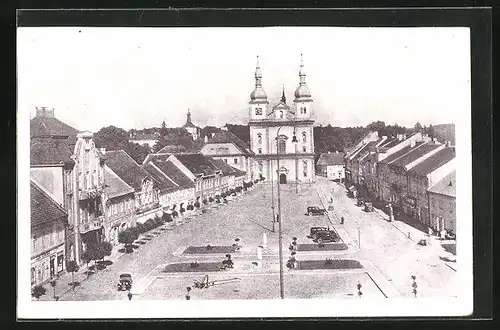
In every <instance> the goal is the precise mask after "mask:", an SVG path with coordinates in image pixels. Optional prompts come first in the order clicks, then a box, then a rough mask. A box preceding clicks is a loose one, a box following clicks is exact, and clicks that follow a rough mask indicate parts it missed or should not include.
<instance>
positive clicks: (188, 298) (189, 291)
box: [186, 286, 191, 300]
mask: <svg viewBox="0 0 500 330" xmlns="http://www.w3.org/2000/svg"><path fill="white" fill-rule="evenodd" d="M186 291H187V292H186V300H191V287H190V286H188V287H187V288H186Z"/></svg>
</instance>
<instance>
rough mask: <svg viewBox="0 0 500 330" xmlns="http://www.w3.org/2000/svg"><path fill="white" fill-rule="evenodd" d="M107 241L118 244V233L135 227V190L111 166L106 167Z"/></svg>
mask: <svg viewBox="0 0 500 330" xmlns="http://www.w3.org/2000/svg"><path fill="white" fill-rule="evenodd" d="M104 181H105V183H106V187H105V188H104V196H105V200H106V202H105V209H106V223H105V226H104V228H105V237H106V241H108V242H110V243H112V244H115V245H116V244H118V233H119V232H120V231H123V230H125V229H127V228H131V227H135V196H134V194H135V190H134V188H132V187H131V186H129V185H128V184H127V183H126V182H125V181H123V180H122V179H121V178H120V177H119V176H118V175H117V174H116V173H115V172H113V170H111V168H109V166H107V165H106V166H105V167H104Z"/></svg>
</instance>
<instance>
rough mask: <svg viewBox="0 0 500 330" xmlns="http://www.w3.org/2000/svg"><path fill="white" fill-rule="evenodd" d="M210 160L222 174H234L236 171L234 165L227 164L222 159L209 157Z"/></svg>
mask: <svg viewBox="0 0 500 330" xmlns="http://www.w3.org/2000/svg"><path fill="white" fill-rule="evenodd" d="M209 159H210V161H212V162H213V163H214V165H215V166H216V167H217V168H218V169H219V170H221V171H222V174H223V175H224V176H228V175H236V171H235V170H234V167H232V166H230V165H228V164H227V163H226V162H225V161H223V160H222V159H214V158H212V157H210V158H209Z"/></svg>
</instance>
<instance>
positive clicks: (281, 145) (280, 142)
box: [278, 140, 286, 154]
mask: <svg viewBox="0 0 500 330" xmlns="http://www.w3.org/2000/svg"><path fill="white" fill-rule="evenodd" d="M278 152H279V153H280V154H284V153H285V152H286V142H285V140H278Z"/></svg>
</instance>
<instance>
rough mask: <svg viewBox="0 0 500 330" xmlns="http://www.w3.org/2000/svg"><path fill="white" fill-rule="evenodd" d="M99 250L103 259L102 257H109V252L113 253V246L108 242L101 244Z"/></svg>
mask: <svg viewBox="0 0 500 330" xmlns="http://www.w3.org/2000/svg"><path fill="white" fill-rule="evenodd" d="M101 250H102V255H103V257H102V258H103V259H104V257H109V256H110V255H111V252H113V244H111V243H110V242H101Z"/></svg>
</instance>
